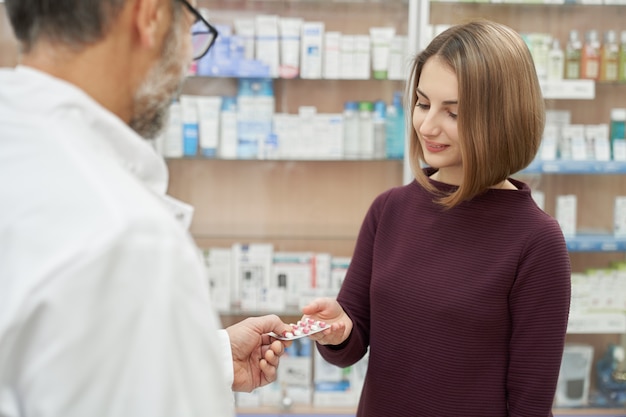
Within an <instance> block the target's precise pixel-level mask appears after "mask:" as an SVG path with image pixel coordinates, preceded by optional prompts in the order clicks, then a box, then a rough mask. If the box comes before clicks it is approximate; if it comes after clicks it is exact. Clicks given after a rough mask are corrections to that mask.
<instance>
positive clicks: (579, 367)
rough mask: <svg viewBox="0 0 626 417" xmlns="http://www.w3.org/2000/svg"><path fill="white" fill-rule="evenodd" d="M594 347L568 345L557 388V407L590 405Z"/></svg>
mask: <svg viewBox="0 0 626 417" xmlns="http://www.w3.org/2000/svg"><path fill="white" fill-rule="evenodd" d="M592 362H593V346H590V345H582V344H566V345H565V349H564V351H563V359H562V361H561V370H560V372H559V379H558V383H557V388H556V396H555V405H556V406H557V407H580V406H584V405H587V404H588V399H589V385H590V380H591V365H592Z"/></svg>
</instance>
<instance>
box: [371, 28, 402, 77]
mask: <svg viewBox="0 0 626 417" xmlns="http://www.w3.org/2000/svg"><path fill="white" fill-rule="evenodd" d="M395 34H396V29H395V28H393V27H372V28H370V39H371V45H372V70H373V71H374V78H375V79H378V80H384V79H387V69H388V67H389V46H390V42H391V39H392V38H393V37H394V36H395Z"/></svg>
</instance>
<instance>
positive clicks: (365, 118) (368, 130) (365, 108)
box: [359, 101, 374, 159]
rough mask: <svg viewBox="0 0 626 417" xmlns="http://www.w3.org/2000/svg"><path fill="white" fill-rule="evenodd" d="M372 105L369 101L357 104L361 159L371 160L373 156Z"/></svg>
mask: <svg viewBox="0 0 626 417" xmlns="http://www.w3.org/2000/svg"><path fill="white" fill-rule="evenodd" d="M373 112H374V103H372V102H371V101H360V102H359V148H360V151H361V152H360V157H361V158H362V159H372V157H373V156H374V118H373V117H372V113H373Z"/></svg>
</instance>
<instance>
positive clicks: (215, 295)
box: [204, 248, 232, 312]
mask: <svg viewBox="0 0 626 417" xmlns="http://www.w3.org/2000/svg"><path fill="white" fill-rule="evenodd" d="M204 262H205V266H206V275H207V282H208V284H209V288H210V291H211V300H212V301H213V305H214V306H215V309H216V310H217V311H220V312H227V311H230V309H231V282H232V250H231V249H230V248H209V249H206V250H205V251H204Z"/></svg>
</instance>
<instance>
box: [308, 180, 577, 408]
mask: <svg viewBox="0 0 626 417" xmlns="http://www.w3.org/2000/svg"><path fill="white" fill-rule="evenodd" d="M510 181H511V182H512V183H514V184H515V186H516V187H517V188H518V189H519V190H517V191H514V190H495V189H493V190H489V191H487V192H486V193H485V194H482V195H480V196H478V197H476V198H474V199H472V200H471V201H468V202H464V203H462V204H461V205H459V206H457V207H455V208H453V209H450V210H448V211H445V210H443V209H442V208H441V207H440V206H439V205H437V204H435V203H433V202H432V200H433V195H432V194H430V193H429V192H427V191H426V190H425V189H424V188H423V187H421V186H420V185H418V183H417V182H415V181H413V182H412V183H411V184H408V185H405V186H401V187H397V188H394V189H391V190H388V191H387V192H384V193H383V194H381V195H380V196H378V197H377V198H376V199H375V201H374V202H373V204H372V205H371V207H370V209H369V211H368V213H367V215H366V217H365V220H364V222H363V224H362V227H361V231H360V233H359V237H358V240H357V243H356V248H355V252H354V255H353V258H352V262H351V264H350V268H349V270H348V273H347V275H346V278H345V281H344V283H343V286H342V288H341V291H340V293H339V295H338V301H339V303H341V305H342V306H343V308H344V309H345V311H346V312H347V313H348V315H349V316H350V317H351V318H352V320H353V322H354V329H353V331H352V334H351V336H350V338H349V339H348V340H346V341H345V342H344V343H343V344H342V345H339V346H318V349H319V350H320V353H321V354H322V356H323V357H324V358H325V359H326V360H327V361H328V362H330V363H332V364H335V365H337V366H341V367H345V366H349V365H351V364H353V363H355V362H356V361H357V360H359V359H360V358H361V357H363V355H364V354H365V353H366V351H367V349H368V348H369V352H370V353H369V365H368V371H367V376H366V381H365V385H364V388H363V392H362V394H361V399H360V403H359V407H358V412H357V415H358V416H359V417H401V416H402V417H404V416H424V417H446V416H449V417H491V416H493V417H507V416H508V417H521V416H525V417H545V416H551V415H552V413H551V408H552V401H553V396H554V391H555V387H556V382H557V378H558V373H559V367H560V362H561V355H562V350H563V344H564V339H565V332H566V328H567V319H568V313H569V302H570V275H571V274H570V272H571V271H570V261H569V256H568V252H567V248H566V245H565V241H564V239H563V235H562V233H561V229H560V228H559V225H558V223H557V222H556V221H555V220H554V219H553V218H551V217H549V216H548V215H547V214H546V213H544V212H543V211H542V210H541V209H539V208H538V207H537V205H536V204H535V202H534V201H533V199H532V198H531V195H530V188H529V187H528V186H527V185H526V184H524V183H522V182H519V181H515V180H511V179H510ZM432 183H433V184H435V185H436V186H437V187H438V188H440V189H443V190H450V189H453V188H452V186H449V185H445V184H442V183H438V182H436V181H432Z"/></svg>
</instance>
